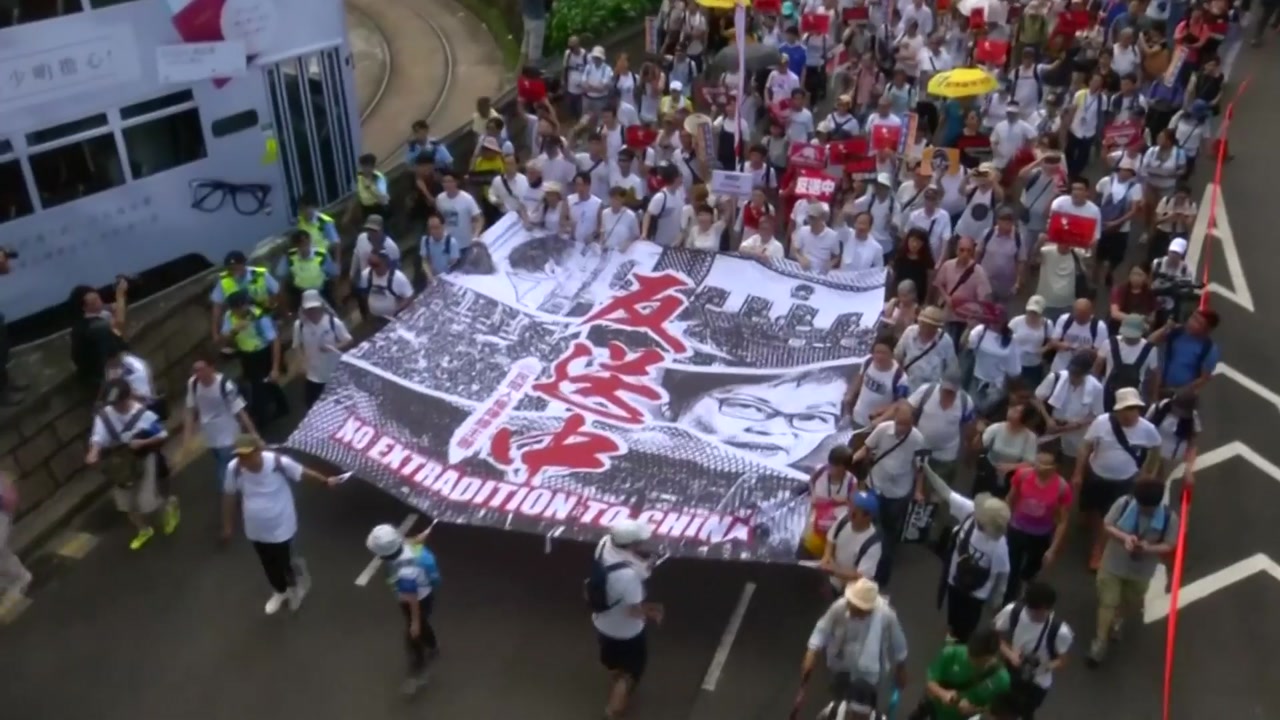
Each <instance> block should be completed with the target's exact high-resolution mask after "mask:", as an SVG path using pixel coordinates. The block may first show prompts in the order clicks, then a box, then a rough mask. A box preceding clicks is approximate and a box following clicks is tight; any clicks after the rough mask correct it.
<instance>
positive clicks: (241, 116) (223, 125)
mask: <svg viewBox="0 0 1280 720" xmlns="http://www.w3.org/2000/svg"><path fill="white" fill-rule="evenodd" d="M256 127H258V111H257V110H254V109H253V108H249V109H248V110H244V111H242V112H238V113H236V114H235V115H228V116H226V117H220V118H218V119H217V120H214V121H213V122H212V123H211V124H210V125H209V130H210V131H211V132H212V133H213V136H214V137H216V138H220V137H226V136H227V135H234V134H236V133H238V132H243V131H245V130H252V129H253V128H256Z"/></svg>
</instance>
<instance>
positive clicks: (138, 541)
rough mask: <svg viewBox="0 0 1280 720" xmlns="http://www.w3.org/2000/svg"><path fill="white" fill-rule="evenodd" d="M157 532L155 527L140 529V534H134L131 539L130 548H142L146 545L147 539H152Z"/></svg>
mask: <svg viewBox="0 0 1280 720" xmlns="http://www.w3.org/2000/svg"><path fill="white" fill-rule="evenodd" d="M155 534H156V531H155V528H150V527H146V528H143V529H141V530H139V531H138V534H137V535H134V536H133V539H132V540H130V541H129V549H130V550H137V549H139V548H141V547H142V546H143V545H146V544H147V541H148V540H150V539H151V538H152V537H153V536H154V535H155Z"/></svg>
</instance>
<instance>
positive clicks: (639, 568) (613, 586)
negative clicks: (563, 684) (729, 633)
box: [587, 519, 663, 718]
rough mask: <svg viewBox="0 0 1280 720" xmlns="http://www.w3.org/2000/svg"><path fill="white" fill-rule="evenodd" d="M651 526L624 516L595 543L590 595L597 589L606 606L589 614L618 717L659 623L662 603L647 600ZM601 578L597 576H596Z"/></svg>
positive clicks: (611, 710)
mask: <svg viewBox="0 0 1280 720" xmlns="http://www.w3.org/2000/svg"><path fill="white" fill-rule="evenodd" d="M651 537H653V528H651V527H650V526H649V525H648V524H646V523H643V522H641V521H639V520H632V519H625V520H620V521H618V522H617V523H615V524H614V525H613V526H612V527H610V528H609V534H608V535H606V536H605V537H604V539H603V540H601V541H600V543H599V544H598V545H596V550H595V555H594V559H593V561H592V562H594V563H595V567H594V568H593V571H592V579H591V580H589V581H588V587H587V595H588V600H591V599H592V597H591V596H592V595H598V596H599V597H598V600H599V601H600V602H601V603H602V606H601V607H600V608H599V609H597V610H596V611H595V612H593V613H592V615H591V624H592V625H594V626H595V630H596V640H597V643H598V645H599V648H600V664H602V665H604V668H605V670H607V671H608V672H609V700H608V704H607V705H606V706H605V717H609V718H620V717H622V716H623V714H624V713H625V712H626V710H627V706H628V705H629V704H630V701H631V693H632V692H633V691H634V690H635V687H636V684H637V683H639V682H640V680H641V678H643V677H644V671H645V667H646V665H647V664H648V657H649V650H648V647H649V642H648V633H647V632H646V627H647V626H648V625H649V623H655V624H661V623H662V617H663V608H662V605H660V604H658V603H652V602H646V600H645V598H646V593H645V581H646V580H648V579H649V575H650V573H652V571H653V568H652V565H651V564H650V563H649V561H648V560H647V554H646V551H645V543H647V542H649V539H650V538H651ZM597 579H598V581H597Z"/></svg>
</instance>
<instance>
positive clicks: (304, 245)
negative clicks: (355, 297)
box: [276, 230, 338, 308]
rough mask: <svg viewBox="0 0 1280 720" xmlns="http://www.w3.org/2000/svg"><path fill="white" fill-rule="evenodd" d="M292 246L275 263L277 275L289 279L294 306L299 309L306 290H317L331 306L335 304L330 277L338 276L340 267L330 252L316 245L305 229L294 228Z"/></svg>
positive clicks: (291, 236) (291, 239) (291, 237)
mask: <svg viewBox="0 0 1280 720" xmlns="http://www.w3.org/2000/svg"><path fill="white" fill-rule="evenodd" d="M289 239H290V242H291V243H292V244H293V247H291V248H289V252H287V253H285V255H284V257H282V258H280V263H279V264H278V265H276V276H277V277H280V278H286V279H287V281H288V283H289V297H290V299H291V300H292V301H293V302H292V303H291V305H292V306H293V307H294V308H297V307H298V306H299V304H300V303H301V302H302V294H303V293H304V292H306V291H307V290H315V291H316V292H318V293H320V295H321V296H322V297H323V298H324V299H325V302H327V303H329V305H330V306H333V305H334V302H333V295H332V293H331V292H330V282H329V281H330V280H332V279H333V278H335V277H337V276H338V266H337V265H336V264H334V261H333V258H332V257H330V255H329V253H328V252H326V251H325V250H322V249H321V248H320V247H319V246H317V245H316V244H315V238H314V237H313V236H311V235H309V234H307V232H306V231H304V230H294V231H293V233H292V234H291V235H290V238H289Z"/></svg>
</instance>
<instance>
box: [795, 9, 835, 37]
mask: <svg viewBox="0 0 1280 720" xmlns="http://www.w3.org/2000/svg"><path fill="white" fill-rule="evenodd" d="M800 32H802V33H806V34H809V35H826V34H827V33H829V32H831V16H830V15H828V14H827V13H824V12H813V13H805V14H804V15H802V16H801V17H800Z"/></svg>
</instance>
